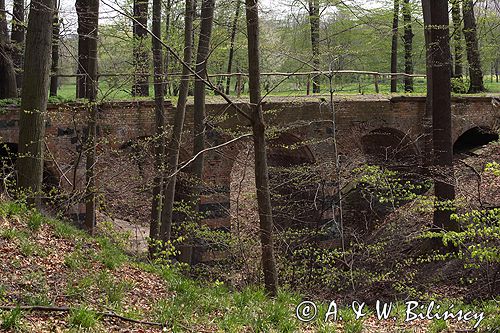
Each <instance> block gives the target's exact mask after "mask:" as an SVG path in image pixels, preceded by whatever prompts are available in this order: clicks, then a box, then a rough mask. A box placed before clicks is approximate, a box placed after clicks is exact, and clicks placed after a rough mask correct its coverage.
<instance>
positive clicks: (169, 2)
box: [163, 0, 172, 94]
mask: <svg viewBox="0 0 500 333" xmlns="http://www.w3.org/2000/svg"><path fill="white" fill-rule="evenodd" d="M165 12H166V13H165V40H168V39H169V38H170V18H171V16H172V0H167V4H166V8H165ZM169 66H170V52H165V66H164V73H165V74H164V75H163V77H164V80H165V84H164V85H163V89H164V91H165V94H168V93H169V91H170V89H169V86H170V82H169V80H170V78H169V75H168V69H169Z"/></svg>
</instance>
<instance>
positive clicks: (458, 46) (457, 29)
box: [451, 0, 464, 78]
mask: <svg viewBox="0 0 500 333" xmlns="http://www.w3.org/2000/svg"><path fill="white" fill-rule="evenodd" d="M460 3H461V0H452V1H451V5H452V7H451V13H452V19H453V42H454V46H455V52H454V53H455V57H454V66H453V77H455V78H461V77H462V76H463V75H464V69H463V65H462V62H463V53H464V49H463V45H462V16H461V14H460Z"/></svg>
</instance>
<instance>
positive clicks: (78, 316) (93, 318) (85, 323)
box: [69, 306, 100, 329]
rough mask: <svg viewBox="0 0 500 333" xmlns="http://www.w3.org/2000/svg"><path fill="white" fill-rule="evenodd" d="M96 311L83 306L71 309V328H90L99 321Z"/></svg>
mask: <svg viewBox="0 0 500 333" xmlns="http://www.w3.org/2000/svg"><path fill="white" fill-rule="evenodd" d="M99 320H100V318H99V316H98V315H97V313H96V312H95V311H93V310H91V309H89V308H87V307H85V306H81V307H78V308H76V309H73V310H71V312H70V314H69V324H70V326H71V327H73V328H78V329H81V328H83V329H91V328H94V327H95V326H96V325H97V323H98V322H99Z"/></svg>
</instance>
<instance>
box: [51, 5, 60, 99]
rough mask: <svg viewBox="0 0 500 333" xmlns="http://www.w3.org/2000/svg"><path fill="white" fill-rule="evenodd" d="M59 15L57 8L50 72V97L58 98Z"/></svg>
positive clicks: (53, 27) (53, 29) (53, 26)
mask: <svg viewBox="0 0 500 333" xmlns="http://www.w3.org/2000/svg"><path fill="white" fill-rule="evenodd" d="M60 24H61V22H60V21H59V13H58V9H57V8H56V11H55V14H54V23H53V25H52V65H51V68H50V71H51V73H52V76H51V78H50V96H57V88H58V87H59V77H58V76H57V74H59V33H60Z"/></svg>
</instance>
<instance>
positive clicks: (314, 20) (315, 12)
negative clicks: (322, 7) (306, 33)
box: [309, 0, 321, 93]
mask: <svg viewBox="0 0 500 333" xmlns="http://www.w3.org/2000/svg"><path fill="white" fill-rule="evenodd" d="M319 19H320V18H319V0H309V24H310V26H311V47H312V60H313V67H314V70H315V71H319V70H321V69H320V59H319V58H320V48H319V46H320V45H319V43H320V41H319ZM320 82H321V77H320V76H319V75H316V76H314V77H313V82H312V83H313V93H320V91H321V86H320Z"/></svg>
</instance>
